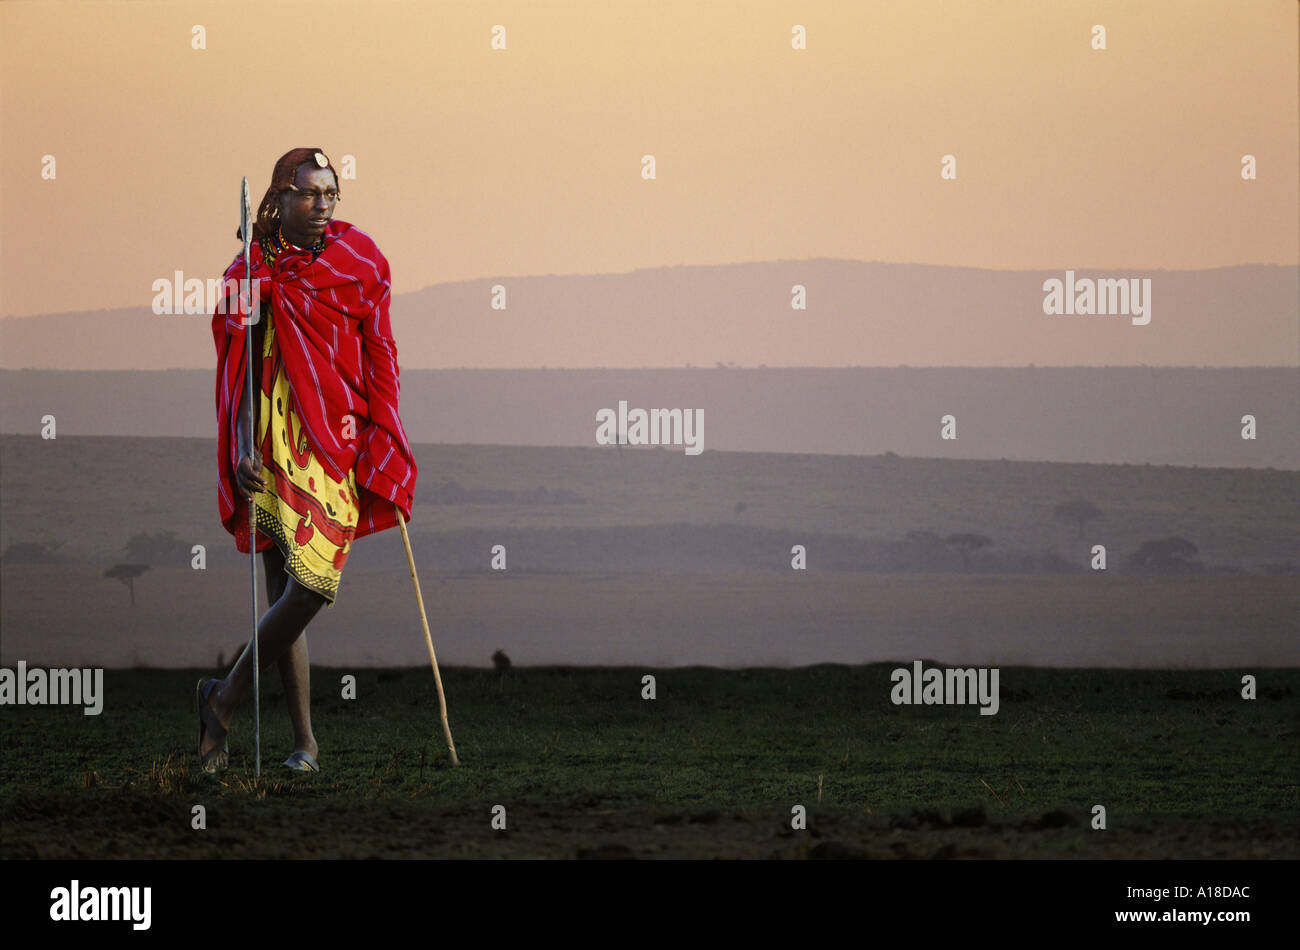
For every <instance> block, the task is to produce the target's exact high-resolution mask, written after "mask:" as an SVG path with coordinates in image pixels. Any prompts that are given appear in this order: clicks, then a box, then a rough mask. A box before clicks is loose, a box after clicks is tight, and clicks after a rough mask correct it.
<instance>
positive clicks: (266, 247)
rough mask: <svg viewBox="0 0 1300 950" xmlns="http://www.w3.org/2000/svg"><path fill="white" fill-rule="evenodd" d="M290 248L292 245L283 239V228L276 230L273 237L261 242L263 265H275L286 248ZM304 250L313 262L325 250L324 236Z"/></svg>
mask: <svg viewBox="0 0 1300 950" xmlns="http://www.w3.org/2000/svg"><path fill="white" fill-rule="evenodd" d="M291 246H293V245H290V244H289V242H288V241H286V240H285V239H284V228H277V229H276V232H275V234H274V235H272V236H271V237H270V238H269V239H267V240H266V241H263V242H262V261H263V263H265V264H266V266H267V267H270V266H271V265H272V264H274V263H275V259H276V258H277V257H279V256H280V254H281V253H282V252H283V251H284V250H285V249H286V248H288V247H291ZM306 250H308V251H311V258H312V260H315V259H316V257H317V255H319V254H320V252H321V251H323V250H325V236H324V235H321V239H320V240H319V241H317V242H316V243H315V244H313V245H312V246H311V247H309V248H306Z"/></svg>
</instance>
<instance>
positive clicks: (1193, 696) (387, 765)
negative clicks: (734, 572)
mask: <svg viewBox="0 0 1300 950" xmlns="http://www.w3.org/2000/svg"><path fill="white" fill-rule="evenodd" d="M896 665H904V664H902V663H899V664H878V665H871V666H860V667H848V666H816V667H806V668H800V669H788V670H773V669H754V670H721V669H713V668H674V669H661V670H642V669H636V668H627V669H592V668H584V669H568V668H515V669H511V670H509V671H507V672H505V673H504V674H501V675H498V674H496V673H495V672H490V671H482V670H470V669H448V670H444V671H443V678H444V682H445V685H446V689H447V695H448V702H449V704H450V713H451V725H452V729H453V732H454V735H455V740H456V747H457V751H458V752H459V754H460V759H461V763H462V764H461V766H460V767H459V768H452V767H451V766H450V764H449V762H448V756H447V749H446V746H445V743H444V741H443V738H442V732H441V727H440V725H439V722H438V712H437V700H436V695H435V693H434V689H433V677H432V674H431V672H430V671H429V670H428V669H427V668H424V669H400V670H358V671H356V675H357V684H356V686H357V690H356V692H357V698H356V699H353V700H345V699H343V698H342V697H341V695H340V693H341V687H340V680H341V678H342V677H343V676H344V675H345V673H346V672H347V671H344V670H334V669H316V670H315V671H314V673H313V697H314V698H313V703H312V712H313V718H314V723H315V728H316V733H317V738H318V739H319V741H320V743H321V750H322V751H321V764H322V767H323V769H324V771H323V772H322V773H320V774H318V775H301V776H291V775H289V773H287V772H285V770H283V769H282V768H281V767H280V765H279V763H280V762H281V761H282V760H283V759H284V757H285V756H286V755H287V753H288V752H289V751H290V744H291V740H290V732H289V728H288V721H287V717H286V715H285V713H284V703H283V695H282V693H281V691H280V687H279V683H278V678H277V677H276V676H275V674H274V673H271V674H270V675H268V676H267V677H266V680H265V681H264V691H263V697H262V699H263V713H262V719H263V731H262V749H263V756H262V761H263V777H262V780H261V782H260V783H254V782H253V780H252V730H251V726H250V717H251V695H250V697H249V698H248V700H247V701H246V707H245V709H244V710H242V711H241V718H240V719H237V720H236V723H235V727H234V729H233V730H232V733H231V756H232V760H233V761H232V764H233V768H232V769H231V770H230V771H228V772H226V773H224V775H223V777H221V778H220V779H210V778H206V777H204V776H203V775H201V774H199V773H198V771H197V768H196V759H195V752H194V746H195V738H196V734H197V725H196V722H195V716H194V709H193V691H194V683H195V681H196V680H197V678H198V677H199V675H200V672H199V671H162V670H135V671H114V670H109V671H107V672H106V673H105V693H106V699H105V705H104V711H103V713H102V714H101V715H100V716H97V717H87V716H84V715H83V714H82V712H81V709H80V707H32V706H5V707H3V708H0V725H2V726H3V729H2V731H0V748H2V750H3V754H2V756H0V827H2V828H3V838H2V843H0V857H3V858H214V857H230V858H259V857H270V858H288V857H310V858H370V857H387V858H395V857H454V858H497V857H511V858H574V857H589V856H595V857H636V858H807V857H814V858H815V857H867V858H883V859H900V858H902V859H907V858H936V857H937V858H966V857H973V858H1026V857H1065V858H1173V857H1178V858H1250V857H1265V858H1278V857H1296V856H1297V855H1298V854H1300V847H1298V845H1300V828H1298V820H1297V815H1300V756H1298V755H1297V752H1298V751H1300V732H1298V729H1297V726H1298V724H1300V670H1296V669H1258V670H1240V671H1238V670H1209V671H1206V670H1198V671H1144V670H1138V671H1127V670H1121V671H1114V670H1054V669H1027V668H1004V669H1003V670H1002V671H1001V682H1000V686H1001V709H1000V711H999V712H998V714H997V715H995V716H980V715H979V712H978V707H976V706H947V707H943V706H931V707H924V706H922V707H917V706H894V705H892V704H891V703H890V701H889V688H890V671H891V669H893V668H894V666H896ZM927 665H928V664H927ZM646 673H653V674H654V675H655V676H656V677H657V684H656V685H657V698H656V699H654V700H646V699H642V698H641V691H642V685H641V678H642V676H643V675H645V674H646ZM1244 673H1253V674H1254V675H1256V676H1257V678H1258V681H1259V698H1257V699H1255V700H1254V701H1246V700H1244V699H1242V698H1241V696H1240V690H1241V686H1240V682H1241V677H1242V675H1243V674H1244ZM281 773H284V774H281ZM196 805H201V806H203V808H204V809H205V811H206V819H207V827H206V829H203V830H196V829H194V828H193V827H192V815H193V809H194V806H196ZM498 805H500V806H503V807H504V809H505V821H506V830H504V831H501V830H494V829H493V827H492V819H493V810H494V806H498ZM796 805H803V806H804V807H805V808H806V810H807V816H808V818H807V828H806V830H793V829H792V828H791V814H792V808H793V807H794V806H796ZM1094 805H1103V806H1105V809H1106V829H1105V830H1093V829H1092V827H1091V823H1092V810H1093V806H1094Z"/></svg>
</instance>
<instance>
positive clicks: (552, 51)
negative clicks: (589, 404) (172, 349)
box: [0, 0, 1300, 333]
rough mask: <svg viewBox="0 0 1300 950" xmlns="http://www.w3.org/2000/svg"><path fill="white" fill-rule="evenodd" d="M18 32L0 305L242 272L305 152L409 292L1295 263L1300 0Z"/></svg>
mask: <svg viewBox="0 0 1300 950" xmlns="http://www.w3.org/2000/svg"><path fill="white" fill-rule="evenodd" d="M498 25H499V26H500V27H504V39H505V46H506V48H505V49H493V48H492V44H493V36H494V28H496V27H497V26H498ZM1096 25H1101V26H1103V27H1104V28H1105V42H1106V48H1105V49H1104V50H1099V49H1094V48H1093V46H1094V42H1095V40H1094V26H1096ZM800 26H801V27H803V28H805V29H806V47H807V48H806V49H793V48H792V36H793V31H794V30H795V29H796V28H797V27H800ZM195 27H201V33H200V34H199V36H201V39H202V45H203V46H204V48H202V49H196V48H194V46H195V44H196V42H197V39H196V31H195ZM0 33H2V34H3V36H4V37H5V38H6V40H5V43H6V51H5V55H4V57H3V59H2V60H0V181H2V182H3V189H0V316H5V317H8V316H29V315H35V314H50V313H58V312H67V311H82V310H95V309H99V308H119V307H132V306H148V305H149V303H150V301H151V300H152V298H153V296H154V292H153V290H152V285H153V282H154V281H155V280H157V279H159V278H161V277H168V278H170V277H171V276H172V275H173V274H174V272H175V271H177V270H180V271H182V272H183V273H184V274H185V275H186V276H199V277H205V278H206V277H213V276H217V275H218V274H219V273H220V272H221V271H222V270H223V269H224V267H225V266H226V264H228V263H229V261H230V260H231V259H232V258H233V257H234V256H235V254H236V253H237V252H238V250H239V245H238V242H237V241H236V240H235V237H234V232H235V228H236V226H237V224H238V213H239V206H238V193H239V182H240V177H241V176H242V175H247V176H248V177H249V180H250V187H251V190H252V193H253V200H254V204H256V203H257V201H258V199H259V198H260V196H261V194H262V192H263V191H264V190H265V188H266V185H267V182H268V180H269V177H270V172H271V168H272V166H273V164H274V162H275V160H276V158H278V157H279V155H280V154H282V153H283V152H285V151H287V150H288V149H290V148H293V147H296V146H319V147H321V148H323V149H324V150H325V151H326V153H327V154H328V155H329V156H330V157H331V159H332V160H333V161H334V164H335V165H336V167H337V166H339V165H340V163H341V162H342V161H344V160H345V156H352V158H353V160H354V167H355V171H356V177H355V179H346V180H344V181H343V182H342V190H343V196H344V197H343V201H342V202H341V204H340V206H339V209H338V211H337V214H336V216H337V217H338V218H341V219H343V220H347V221H351V222H352V223H354V224H356V225H358V226H359V227H361V228H362V229H363V230H365V231H367V232H368V233H370V234H371V235H372V236H373V237H374V238H375V239H376V241H377V242H378V244H379V246H380V248H381V249H382V250H383V251H384V253H385V254H386V256H387V257H388V259H389V261H390V264H391V266H392V272H393V276H394V288H393V289H394V293H395V294H401V293H404V292H409V291H414V290H417V289H420V288H422V287H428V286H431V285H434V284H440V283H445V282H452V281H463V280H469V279H478V278H485V277H491V278H498V277H499V278H507V277H511V276H521V275H545V274H605V273H623V272H628V271H632V270H635V269H638V268H653V267H661V266H674V265H682V264H687V265H714V264H730V263H739V262H755V261H776V260H802V259H811V258H840V259H851V260H864V261H871V260H878V261H894V262H919V263H928V264H939V265H953V266H963V267H982V268H994V269H1040V268H1046V269H1054V270H1060V271H1063V270H1065V269H1066V268H1073V269H1076V270H1081V269H1087V268H1096V269H1124V270H1126V271H1135V270H1137V271H1141V270H1149V269H1158V268H1166V269H1197V268H1211V267H1222V266H1229V265H1235V264H1245V263H1273V264H1283V265H1296V264H1297V263H1298V262H1300V225H1298V224H1297V215H1296V208H1297V206H1300V186H1298V184H1297V168H1300V156H1298V154H1297V141H1298V139H1300V124H1298V119H1297V115H1298V112H1300V103H1298V101H1297V75H1298V73H1297V4H1296V3H1295V2H1294V0H1246V2H1241V3H1224V2H1222V0H1214V2H1198V0H1173V2H1165V0H1151V2H1135V0H1124V2H1115V3H1108V2H1097V3H1085V2H1071V3H1044V2H1041V0H1026V2H1020V0H999V2H996V3H994V2H941V0H901V2H886V0H880V2H876V0H873V2H863V3H847V2H840V3H819V2H758V0H746V2H743V3H728V2H719V0H704V2H663V3H660V2H656V3H650V4H634V3H623V2H578V0H572V2H569V0H556V2H491V3H471V2H462V3H436V2H435V3H428V2H420V3H416V2H400V3H392V2H368V3H355V2H348V3H338V2H330V0H316V2H312V3H294V2H277V3H273V4H268V3H242V2H232V3H222V4H210V3H204V4H196V3H184V2H168V3H154V2H122V0H107V2H97V3H71V2H40V3H29V2H21V0H19V2H9V3H4V4H0ZM498 37H499V31H498ZM1246 154H1250V155H1253V156H1255V161H1256V168H1257V178H1256V179H1255V180H1253V181H1246V180H1243V178H1242V174H1241V167H1242V164H1241V163H1242V156H1243V155H1246ZM645 155H653V156H654V160H655V178H654V179H653V180H648V179H646V178H645V177H643V156H645ZM945 155H952V156H954V157H955V162H956V178H955V179H944V178H943V177H941V163H942V161H943V157H944V156H945ZM46 156H53V160H54V165H53V168H54V177H53V178H52V179H51V178H47V177H43V170H44V172H45V174H48V169H49V160H48V159H47V158H46ZM465 323H466V326H465V329H464V331H463V332H465V333H472V332H474V331H473V325H472V322H471V321H466V322H465Z"/></svg>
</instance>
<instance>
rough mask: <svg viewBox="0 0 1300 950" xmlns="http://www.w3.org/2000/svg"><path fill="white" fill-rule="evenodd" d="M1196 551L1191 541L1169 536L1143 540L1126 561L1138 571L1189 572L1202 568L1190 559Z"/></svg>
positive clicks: (1197, 562)
mask: <svg viewBox="0 0 1300 950" xmlns="http://www.w3.org/2000/svg"><path fill="white" fill-rule="evenodd" d="M1196 553H1197V550H1196V545H1195V544H1193V543H1192V542H1191V541H1188V540H1187V539H1186V538H1180V537H1177V536H1171V537H1168V538H1159V539H1157V540H1152V541H1143V542H1142V546H1141V547H1139V548H1138V549H1137V551H1135V552H1134V553H1133V555H1132V556H1131V557H1130V558H1129V559H1128V561H1129V566H1130V567H1132V568H1134V569H1135V570H1139V571H1158V572H1161V573H1168V574H1190V573H1195V572H1197V571H1200V570H1203V569H1204V565H1203V564H1201V563H1200V562H1199V561H1193V560H1191V558H1193V557H1195V556H1196Z"/></svg>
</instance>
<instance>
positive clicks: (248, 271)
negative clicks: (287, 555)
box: [239, 176, 262, 778]
mask: <svg viewBox="0 0 1300 950" xmlns="http://www.w3.org/2000/svg"><path fill="white" fill-rule="evenodd" d="M252 217H253V208H252V202H250V201H249V198H248V176H244V185H243V189H242V195H241V200H240V208H239V220H240V228H239V232H240V234H241V235H243V238H244V286H245V287H246V288H247V292H248V308H247V309H248V316H247V317H246V318H245V321H244V340H245V343H246V346H247V348H246V350H245V357H246V359H245V362H246V363H247V364H248V386H247V391H248V438H249V442H250V443H251V444H252V446H253V451H257V430H256V428H255V427H254V426H255V423H254V421H253V404H254V400H255V399H257V397H258V396H259V395H260V393H259V391H258V390H255V389H254V388H253V323H254V322H255V320H254V317H253V255H252V254H251V253H250V251H249V242H250V241H251V240H252V235H251V234H250V233H249V232H250V231H251V224H252V221H251V219H252ZM260 316H261V314H260V313H259V314H258V317H259V318H260ZM240 461H241V462H242V461H243V460H242V459H241V460H240ZM248 557H249V566H250V567H251V568H252V579H253V585H252V586H253V777H254V778H261V777H262V688H261V677H260V676H258V673H259V670H258V665H257V494H256V493H253V494H250V495H249V496H248Z"/></svg>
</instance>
